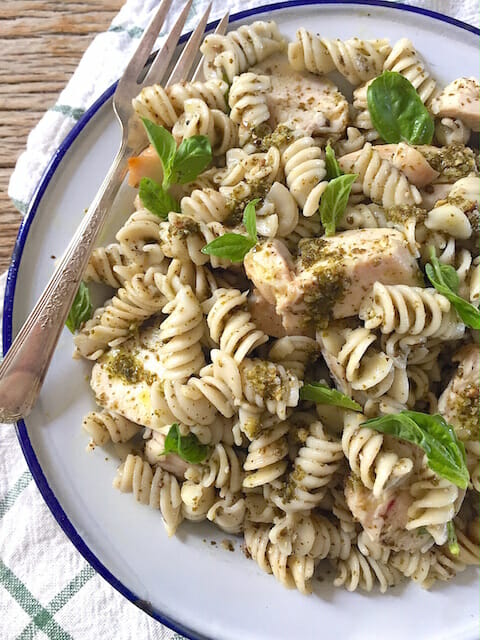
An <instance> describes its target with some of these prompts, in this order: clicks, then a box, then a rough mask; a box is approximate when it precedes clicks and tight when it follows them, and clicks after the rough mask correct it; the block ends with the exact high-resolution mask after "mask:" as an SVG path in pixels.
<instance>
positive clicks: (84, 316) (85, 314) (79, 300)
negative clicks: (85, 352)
mask: <svg viewBox="0 0 480 640" xmlns="http://www.w3.org/2000/svg"><path fill="white" fill-rule="evenodd" d="M92 312H93V305H92V301H91V300H90V291H89V289H88V287H87V285H86V284H85V283H84V282H80V286H79V287H78V291H77V293H76V294H75V298H74V299H73V303H72V306H71V308H70V311H69V312H68V316H67V320H66V322H65V326H66V327H67V329H69V330H70V331H71V332H72V333H75V331H76V330H77V329H79V328H80V327H81V325H82V324H83V323H84V322H86V321H87V320H90V318H91V317H92Z"/></svg>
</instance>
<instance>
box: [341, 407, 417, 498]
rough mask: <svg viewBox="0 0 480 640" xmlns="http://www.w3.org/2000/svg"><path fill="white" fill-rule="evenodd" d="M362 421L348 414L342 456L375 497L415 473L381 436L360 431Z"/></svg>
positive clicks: (409, 462) (365, 428)
mask: <svg viewBox="0 0 480 640" xmlns="http://www.w3.org/2000/svg"><path fill="white" fill-rule="evenodd" d="M362 421H363V417H362V416H359V415H358V414H355V413H352V412H351V411H348V412H347V413H346V415H345V426H344V429H343V435H342V448H343V452H344V454H345V456H346V458H347V460H348V462H349V464H350V468H351V469H352V471H353V473H354V474H355V475H357V476H358V477H359V478H360V479H361V481H362V483H363V484H364V485H365V487H367V488H368V489H371V490H372V492H373V495H374V496H379V495H380V494H381V493H382V492H383V491H384V490H385V489H386V488H388V487H392V486H394V485H395V484H397V483H399V482H404V481H405V480H406V479H407V477H408V475H409V474H410V472H411V471H412V469H413V462H412V460H410V459H409V458H404V457H400V456H398V455H397V454H396V453H395V452H394V451H389V450H388V449H387V448H386V447H385V446H384V438H383V435H382V434H381V433H377V432H376V431H372V429H369V428H367V427H361V426H360V425H361V423H362Z"/></svg>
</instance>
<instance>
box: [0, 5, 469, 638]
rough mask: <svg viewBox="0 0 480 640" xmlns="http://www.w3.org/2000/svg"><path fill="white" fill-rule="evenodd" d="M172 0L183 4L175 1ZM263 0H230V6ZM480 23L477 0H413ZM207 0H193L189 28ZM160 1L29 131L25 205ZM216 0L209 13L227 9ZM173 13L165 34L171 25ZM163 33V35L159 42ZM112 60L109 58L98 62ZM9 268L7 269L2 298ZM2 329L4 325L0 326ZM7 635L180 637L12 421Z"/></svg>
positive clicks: (3, 546)
mask: <svg viewBox="0 0 480 640" xmlns="http://www.w3.org/2000/svg"><path fill="white" fill-rule="evenodd" d="M175 4H183V3H182V2H179V0H174V5H175ZM260 4H265V0H263V1H262V2H258V1H255V0H253V1H252V0H229V3H228V6H229V9H230V11H231V13H234V12H236V11H240V10H245V9H247V8H250V7H253V6H258V5H260ZM406 4H412V5H416V6H422V7H426V8H429V9H433V10H435V11H439V12H443V13H446V14H448V15H450V16H452V17H455V18H458V19H460V20H464V21H465V22H467V23H469V24H472V25H476V26H478V24H479V6H478V1H477V0H463V1H462V0H423V1H422V0H416V1H412V2H406ZM206 5H207V0H194V3H193V7H192V10H191V13H190V16H189V19H188V21H187V25H186V29H187V30H190V29H191V28H192V27H193V26H195V24H196V23H197V21H198V15H199V14H200V13H201V12H202V11H203V10H204V9H205V7H206ZM157 6H158V0H127V2H126V3H125V5H124V6H123V8H122V9H121V11H120V12H119V14H118V15H117V16H116V18H115V19H114V20H113V22H112V25H111V26H110V28H109V29H108V31H106V32H105V33H102V34H100V35H98V36H97V37H96V38H95V40H94V41H93V42H92V44H91V45H90V47H89V48H88V50H87V51H86V53H85V55H84V56H83V58H82V60H81V62H80V64H79V66H78V68H77V70H76V71H75V73H74V74H73V76H72V78H71V80H70V82H69V83H68V85H67V86H66V88H65V89H64V91H62V93H61V94H60V96H59V99H58V102H57V104H56V105H55V106H54V107H52V108H51V109H49V110H48V111H47V113H46V114H45V116H44V117H43V118H42V120H41V121H40V123H39V124H38V125H37V126H36V127H35V129H34V130H33V131H32V132H31V133H30V135H29V138H28V142H27V149H26V151H25V152H24V153H23V154H22V155H21V156H20V158H19V160H18V162H17V166H16V168H15V171H14V173H13V175H12V178H11V181H10V187H9V195H10V197H11V198H12V200H13V201H14V203H15V205H16V206H17V207H18V209H19V210H20V211H21V212H26V211H27V209H28V204H29V202H30V200H31V197H32V194H33V192H34V189H35V186H36V185H37V183H38V181H39V180H40V178H41V176H42V173H43V171H44V169H45V167H46V165H47V163H48V161H49V159H50V158H51V156H52V155H53V153H54V152H55V150H56V149H57V147H58V146H59V144H60V143H61V141H62V140H63V139H64V137H65V136H66V134H67V133H68V131H69V130H70V129H71V128H72V126H73V125H74V124H75V122H76V121H77V120H78V119H79V118H80V117H81V116H82V114H83V113H84V112H85V111H86V110H87V109H88V107H89V106H90V105H91V104H92V103H93V102H94V101H95V100H96V99H97V98H98V97H99V96H100V95H101V94H102V93H103V91H105V89H106V88H107V87H108V86H109V85H111V84H112V83H113V82H114V81H115V80H116V79H117V78H118V77H119V76H120V75H121V74H122V71H123V69H124V67H125V65H126V63H127V61H128V60H129V59H130V57H131V55H132V53H133V52H134V50H135V47H136V46H137V43H138V38H139V36H140V35H141V34H142V33H143V30H144V28H145V26H146V25H147V24H148V21H149V19H150V17H151V15H152V12H153V11H154V10H155V9H156V7H157ZM224 8H225V5H224V4H223V3H221V2H219V1H218V2H217V5H216V7H214V10H213V13H212V19H213V18H216V17H219V16H220V15H222V14H223V12H224ZM169 26H170V24H169V23H168V22H167V24H166V25H165V28H164V33H166V32H168V28H169ZM161 40H162V36H160V38H159V41H158V44H160V43H161ZM102 60H103V61H105V62H104V64H102V62H101V61H102ZM4 288H5V274H4V275H3V276H2V277H1V278H0V300H3V291H4ZM0 335H1V332H0ZM0 431H1V438H0V638H1V640H13V639H17V640H20V639H22V640H30V639H32V638H50V639H51V640H63V639H64V638H65V639H70V638H74V639H77V638H79V639H80V638H81V639H86V640H90V639H91V640H97V639H98V638H106V639H107V640H110V639H111V638H115V640H123V639H125V640H131V639H132V638H138V639H139V640H143V639H147V638H148V639H149V640H157V639H158V640H160V639H161V640H167V639H168V640H181V636H179V635H178V634H176V633H174V632H173V631H171V630H170V629H168V628H167V627H164V626H163V625H161V624H160V623H158V622H156V621H154V620H153V619H152V618H150V617H149V616H148V615H147V614H145V613H144V612H143V611H141V610H140V609H137V608H136V607H135V606H134V605H133V604H131V603H130V602H128V601H127V600H126V599H124V598H123V597H122V596H121V595H120V594H119V593H117V592H116V591H115V590H114V589H113V588H112V587H111V586H110V585H109V584H107V583H106V582H105V581H104V580H103V578H101V577H100V576H99V575H98V574H96V573H95V571H94V569H92V568H91V567H90V565H88V564H87V562H86V561H85V560H84V559H83V557H82V556H81V555H80V554H79V553H78V552H77V551H76V549H75V548H74V546H73V545H72V544H71V543H70V541H69V540H68V539H67V537H66V536H65V534H64V533H63V531H62V530H61V529H60V527H59V526H58V524H57V523H56V521H55V520H54V518H53V516H52V515H51V513H50V511H49V510H48V508H47V506H46V505H45V504H44V502H43V500H42V498H41V496H40V493H39V492H38V489H37V488H36V485H35V483H34V482H33V480H32V477H31V475H30V472H29V471H28V469H27V466H26V463H25V460H24V459H23V455H22V453H21V450H20V447H19V445H18V443H17V439H16V436H15V431H14V428H13V426H12V425H8V426H7V425H0Z"/></svg>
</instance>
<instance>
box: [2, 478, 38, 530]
mask: <svg viewBox="0 0 480 640" xmlns="http://www.w3.org/2000/svg"><path fill="white" fill-rule="evenodd" d="M31 479H32V476H31V475H30V472H29V471H25V472H24V473H22V475H21V476H20V478H19V479H18V480H17V481H16V483H15V484H14V485H13V487H12V488H11V489H10V491H8V492H7V494H6V495H5V496H4V497H3V498H2V499H1V500H0V519H1V518H3V516H4V515H5V514H6V513H7V511H8V510H9V509H10V507H11V506H12V505H13V503H14V502H15V500H16V499H17V498H18V496H19V495H20V494H21V493H22V491H23V490H24V489H25V488H26V487H27V486H28V485H29V484H30V480H31Z"/></svg>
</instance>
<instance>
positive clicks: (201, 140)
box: [172, 136, 212, 184]
mask: <svg viewBox="0 0 480 640" xmlns="http://www.w3.org/2000/svg"><path fill="white" fill-rule="evenodd" d="M211 161H212V147H211V146H210V141H209V139H208V138H207V136H192V137H191V138H185V140H182V142H181V143H180V146H179V147H178V149H177V152H176V154H175V157H174V159H173V163H172V183H174V182H176V183H178V184H185V183H186V182H192V180H195V178H196V177H197V176H198V174H200V173H202V171H203V170H204V169H206V168H207V167H208V165H209V164H210V162H211Z"/></svg>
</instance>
